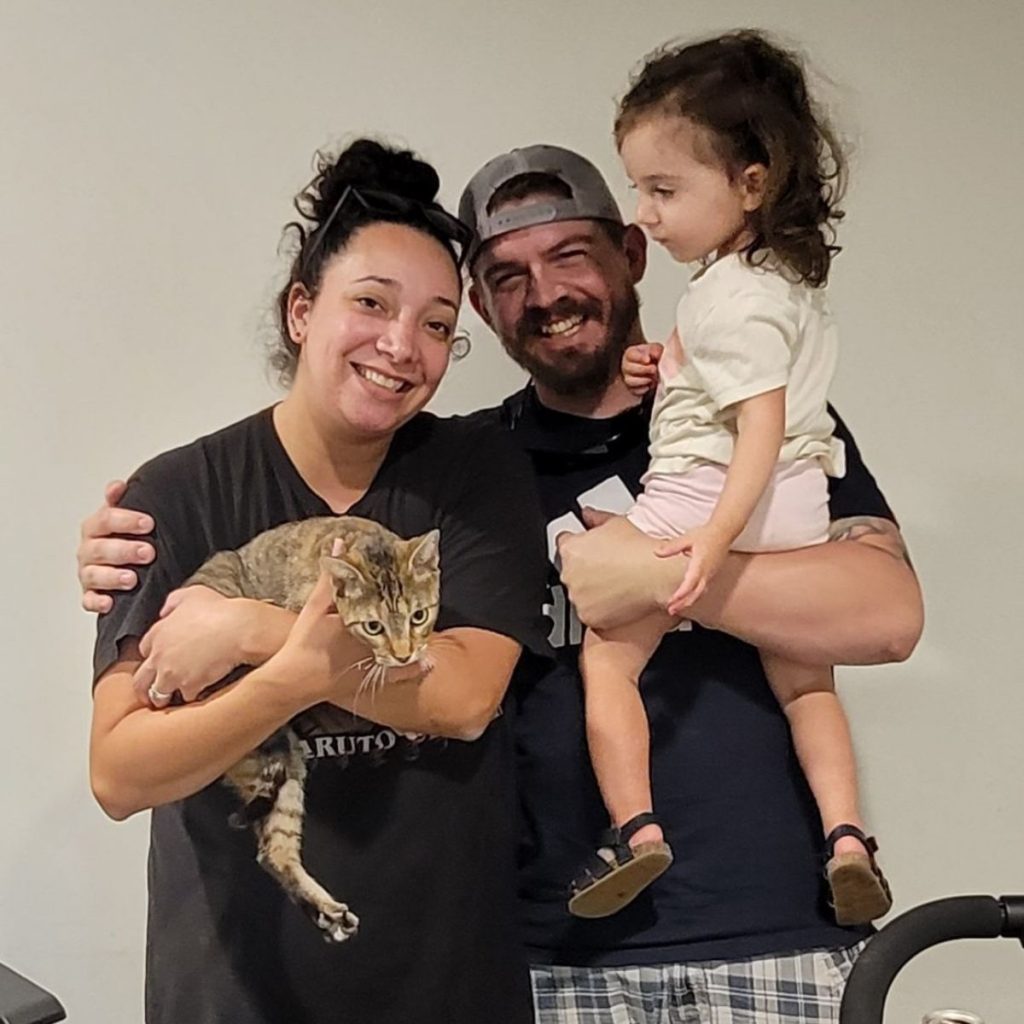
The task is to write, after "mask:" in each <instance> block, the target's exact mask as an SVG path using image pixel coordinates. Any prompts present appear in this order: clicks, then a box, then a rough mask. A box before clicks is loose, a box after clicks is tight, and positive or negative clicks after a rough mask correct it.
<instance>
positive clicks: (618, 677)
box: [580, 614, 676, 847]
mask: <svg viewBox="0 0 1024 1024" xmlns="http://www.w3.org/2000/svg"><path fill="white" fill-rule="evenodd" d="M675 625H676V620H675V619H673V618H672V617H671V616H669V615H667V614H662V615H656V616H650V617H648V618H645V619H640V620H639V621H637V622H633V623H630V624H629V625H628V626H620V627H618V628H616V629H611V630H605V631H603V632H597V631H595V630H589V629H588V630H587V632H586V635H585V636H584V638H583V650H582V653H581V655H580V667H581V669H582V674H583V686H584V695H585V698H586V714H587V742H588V744H589V746H590V758H591V761H592V762H593V765H594V774H595V775H596V777H597V784H598V786H599V788H600V790H601V796H602V797H603V798H604V804H605V807H607V808H608V814H609V817H610V818H611V821H612V824H613V825H615V826H621V825H623V824H625V823H626V822H627V821H629V820H630V819H631V818H634V817H635V816H636V815H638V814H642V813H643V812H645V811H651V810H652V799H651V776H650V730H649V728H648V724H647V712H646V711H645V710H644V705H643V701H642V699H641V697H640V690H639V680H640V673H641V671H643V668H644V666H645V665H646V664H647V662H648V660H649V659H650V657H651V655H652V654H653V653H654V651H655V649H656V648H657V646H658V643H659V642H660V640H661V638H662V637H663V636H664V635H665V633H666V632H668V631H669V630H670V629H672V628H674V626H675ZM662 838H663V836H662V831H661V828H660V827H659V826H657V825H645V826H644V827H643V828H641V829H640V830H639V831H637V832H636V834H635V835H634V836H633V837H632V838H631V839H630V845H631V846H634V847H635V846H638V845H639V844H640V843H646V842H654V841H659V840H661V839H662Z"/></svg>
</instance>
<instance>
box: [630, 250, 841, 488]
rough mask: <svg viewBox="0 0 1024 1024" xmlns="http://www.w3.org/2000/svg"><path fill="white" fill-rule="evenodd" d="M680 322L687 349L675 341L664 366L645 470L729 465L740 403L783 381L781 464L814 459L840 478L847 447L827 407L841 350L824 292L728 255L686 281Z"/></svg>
mask: <svg viewBox="0 0 1024 1024" xmlns="http://www.w3.org/2000/svg"><path fill="white" fill-rule="evenodd" d="M676 326H677V332H678V337H679V340H680V341H681V342H682V350H681V351H680V349H679V347H678V346H677V345H676V344H675V343H674V340H670V342H669V344H667V345H666V346H665V352H664V354H663V356H662V359H661V363H660V365H659V382H658V390H657V393H656V395H655V400H654V410H653V416H652V419H651V464H650V469H649V472H651V473H685V472H686V471H687V470H688V469H690V468H692V467H693V466H696V465H699V464H701V463H707V462H711V463H716V464H719V465H728V464H729V461H730V459H731V458H732V449H733V441H734V439H735V436H736V424H735V408H734V406H735V403H737V402H740V401H743V400H744V399H747V398H753V397H754V396H755V395H760V394H764V393H765V392H766V391H773V390H774V389H775V388H779V387H785V388H786V431H785V440H784V441H783V444H782V449H781V451H780V453H779V461H780V462H791V461H794V460H796V459H809V458H817V459H820V460H821V462H822V465H823V467H824V469H825V472H826V473H828V474H829V475H830V476H842V475H843V472H844V470H845V457H844V451H843V444H842V442H841V441H839V440H837V439H836V438H835V437H833V434H832V431H833V429H834V427H835V423H834V422H833V420H832V417H831V416H830V415H829V414H828V412H827V410H826V403H827V401H828V389H829V385H830V384H831V382H832V376H833V374H834V373H835V367H836V359H837V356H838V346H837V339H836V328H835V324H834V322H833V319H832V314H831V312H830V310H829V308H828V303H827V302H826V300H825V292H824V289H823V288H812V287H810V286H809V285H807V284H802V283H795V282H793V281H791V280H787V278H786V276H785V272H784V271H782V270H780V269H779V267H778V265H777V264H775V263H773V262H772V261H771V260H769V262H768V263H767V264H766V265H765V266H763V267H752V266H750V264H749V263H747V261H746V259H745V258H743V257H742V256H741V255H740V254H731V255H729V256H725V257H723V258H722V259H720V260H717V261H716V262H715V263H712V264H711V265H710V266H709V267H707V268H706V269H704V270H703V271H702V272H701V273H699V274H698V275H697V276H696V277H694V279H693V280H692V281H691V282H690V286H689V288H688V290H687V291H686V293H685V294H684V295H683V297H682V299H681V300H680V302H679V307H678V309H677V311H676Z"/></svg>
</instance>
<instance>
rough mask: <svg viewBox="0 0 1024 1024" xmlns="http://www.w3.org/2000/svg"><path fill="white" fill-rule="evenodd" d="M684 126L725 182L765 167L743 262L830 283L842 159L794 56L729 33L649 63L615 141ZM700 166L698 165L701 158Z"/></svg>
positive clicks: (622, 108) (619, 119)
mask: <svg viewBox="0 0 1024 1024" xmlns="http://www.w3.org/2000/svg"><path fill="white" fill-rule="evenodd" d="M657 114H669V115H675V116H677V117H683V118H686V119H687V120H688V121H691V122H693V123H694V124H695V125H697V126H698V127H700V128H702V129H703V130H704V133H705V135H706V140H707V143H708V145H709V146H710V150H711V152H710V153H708V154H707V157H708V160H709V162H711V161H715V162H720V163H721V164H722V165H723V166H724V167H725V168H726V170H727V171H728V172H729V173H730V174H734V173H739V172H740V171H742V169H743V168H744V167H747V166H749V165H750V164H758V163H759V164H763V165H764V166H765V167H766V168H767V172H768V173H767V180H766V183H765V194H764V198H763V201H762V203H761V206H760V208H759V209H758V210H756V211H755V212H754V213H752V214H750V215H749V218H750V220H749V223H750V228H751V230H752V231H753V232H754V236H755V237H754V240H753V242H751V244H750V245H749V246H748V247H747V248H746V250H745V255H746V259H747V261H748V262H749V263H751V264H753V265H755V266H756V265H760V264H762V263H764V262H765V260H766V259H767V258H768V255H769V252H771V253H774V254H775V256H776V257H777V258H778V259H779V260H781V261H782V263H783V264H785V266H786V267H787V268H789V270H790V271H792V272H793V273H794V274H795V275H796V276H797V277H798V278H799V279H800V280H802V281H806V282H807V283H808V284H810V285H812V286H814V287H818V286H821V285H824V284H825V282H826V281H827V280H828V272H829V268H830V266H831V263H832V258H833V256H835V254H836V253H838V252H839V248H840V247H839V246H837V245H836V244H835V225H836V223H838V221H840V220H841V219H842V217H843V212H842V210H840V209H838V203H839V202H840V201H841V199H842V196H843V192H844V190H845V185H846V160H845V157H844V155H843V152H842V148H841V147H840V145H839V142H838V141H837V139H836V136H835V133H834V131H833V129H832V128H831V126H830V125H829V123H828V121H827V119H826V118H825V117H824V116H823V114H822V113H821V112H820V111H819V110H818V109H817V107H816V105H815V104H814V103H813V101H812V100H811V98H810V96H809V95H808V92H807V83H806V81H805V77H804V68H803V64H802V62H801V60H800V58H799V57H798V56H797V55H796V54H793V53H790V52H789V51H787V50H784V49H782V48H781V47H779V46H777V45H776V44H774V43H772V42H770V41H769V40H768V38H767V37H766V36H765V35H764V34H763V33H761V32H757V31H753V30H745V31H739V32H730V33H728V34H726V35H721V36H717V37H715V38H714V39H708V40H705V41H703V42H697V43H690V44H687V45H680V46H671V47H667V48H662V49H660V50H657V51H655V52H654V53H653V54H651V55H650V56H648V57H647V58H646V59H645V61H644V63H643V66H642V67H641V68H640V70H639V72H638V73H636V74H635V75H634V76H633V77H632V79H631V81H630V89H629V92H627V93H626V95H625V96H624V97H623V99H622V101H621V102H620V103H619V109H618V113H617V115H616V118H615V141H616V144H617V145H618V146H620V147H621V145H622V140H623V139H624V138H625V136H626V135H628V134H629V132H630V131H631V130H632V129H633V128H634V127H636V125H637V124H638V123H639V122H640V121H642V120H643V119H645V118H646V117H649V116H651V115H657ZM702 159H703V157H702Z"/></svg>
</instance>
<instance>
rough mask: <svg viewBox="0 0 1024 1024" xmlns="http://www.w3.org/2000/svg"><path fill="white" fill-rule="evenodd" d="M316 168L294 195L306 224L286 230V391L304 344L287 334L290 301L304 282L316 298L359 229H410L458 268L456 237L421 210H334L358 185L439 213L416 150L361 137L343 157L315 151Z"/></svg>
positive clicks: (280, 348) (280, 338) (277, 352)
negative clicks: (382, 224)
mask: <svg viewBox="0 0 1024 1024" xmlns="http://www.w3.org/2000/svg"><path fill="white" fill-rule="evenodd" d="M314 168H315V170H316V173H315V175H314V176H313V180H312V181H310V183H309V184H308V185H307V186H306V187H305V188H304V189H303V190H302V191H301V192H300V193H299V194H298V195H297V196H296V197H295V209H296V210H298V212H299V215H300V216H301V217H302V220H301V221H292V222H291V223H289V224H286V225H285V228H284V238H285V242H286V244H287V242H288V241H289V240H290V241H291V248H292V263H291V270H290V272H289V274H288V281H287V282H286V284H285V285H284V287H283V288H282V289H281V290H280V292H278V295H277V303H276V312H277V336H276V337H275V339H274V341H273V344H272V346H271V350H270V356H269V360H270V366H271V368H272V369H273V370H275V371H276V372H277V375H278V378H279V380H280V381H281V383H282V384H284V385H286V386H287V385H288V384H290V383H291V381H292V379H293V378H294V376H295V369H296V367H297V366H298V361H299V346H298V345H296V344H295V342H294V341H292V339H291V336H290V335H289V333H288V296H289V294H290V293H291V290H292V288H293V287H294V286H295V285H296V284H301V285H303V286H304V287H305V289H306V290H307V292H309V294H310V296H312V297H315V296H316V294H317V292H318V291H319V289H320V285H321V282H322V279H323V273H324V269H325V267H326V266H327V264H328V262H329V261H330V259H331V257H332V256H334V255H335V254H336V253H338V252H340V251H341V250H342V249H344V248H345V246H346V245H347V244H348V242H349V240H350V239H351V237H352V235H353V234H355V232H356V231H357V230H358V229H359V228H361V227H365V226H366V225H367V224H375V223H378V222H380V221H387V222H390V223H396V224H407V225H409V226H410V227H414V228H417V229H418V230H420V231H423V232H425V233H426V234H428V235H430V236H431V237H432V238H435V239H436V240H437V241H438V242H440V243H441V245H443V246H444V248H445V249H446V250H447V251H448V253H449V254H450V255H451V258H452V261H453V262H454V263H455V265H456V267H458V266H459V258H458V255H457V254H456V252H455V249H454V247H453V245H452V242H451V240H450V238H449V237H448V236H446V235H445V234H444V233H443V232H441V231H439V230H437V229H436V228H435V227H434V226H433V225H432V224H431V223H430V222H429V221H427V220H426V219H424V217H423V216H422V214H421V213H420V212H418V211H417V210H416V209H410V210H409V211H408V212H406V211H401V212H398V211H395V212H392V211H390V210H382V209H376V208H375V209H368V208H367V207H366V206H364V205H362V204H360V203H356V202H352V203H345V204H344V205H343V207H342V208H340V209H338V210H337V211H336V210H335V208H336V206H337V204H338V203H339V202H340V200H341V198H342V196H343V195H344V192H345V189H346V188H348V187H349V186H354V187H356V188H363V189H367V190H372V191H376V192H385V193H389V194H390V195H392V196H398V197H401V198H402V199H411V200H415V202H416V203H419V204H421V205H422V206H423V207H424V208H433V209H436V210H439V211H440V210H441V207H440V206H439V205H438V204H437V202H436V196H437V192H438V189H439V188H440V185H441V181H440V178H439V177H438V175H437V171H435V170H434V168H433V167H431V166H430V164H428V163H426V162H425V161H424V160H421V159H420V158H419V157H418V156H416V154H415V153H412V152H410V151H409V150H404V149H398V148H396V147H392V146H388V145H385V144H384V143H381V142H377V141H375V140H374V139H365V138H364V139H356V140H355V141H354V142H352V143H351V144H350V145H349V146H346V147H345V149H343V150H342V151H341V152H340V153H338V154H337V156H331V155H330V154H327V153H323V152H317V154H316V156H315V159H314ZM332 214H333V216H332ZM460 279H461V278H460Z"/></svg>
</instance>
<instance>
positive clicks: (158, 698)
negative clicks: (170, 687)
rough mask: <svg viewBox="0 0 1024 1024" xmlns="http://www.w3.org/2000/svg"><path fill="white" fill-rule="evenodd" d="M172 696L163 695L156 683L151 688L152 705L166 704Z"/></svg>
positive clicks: (150, 698)
mask: <svg viewBox="0 0 1024 1024" xmlns="http://www.w3.org/2000/svg"><path fill="white" fill-rule="evenodd" d="M171 696H172V694H169V693H161V692H160V690H158V689H157V688H156V683H154V684H153V685H152V686H151V687H150V688H149V700H150V703H152V704H164V703H166V702H167V701H169V700H170V699H171Z"/></svg>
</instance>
